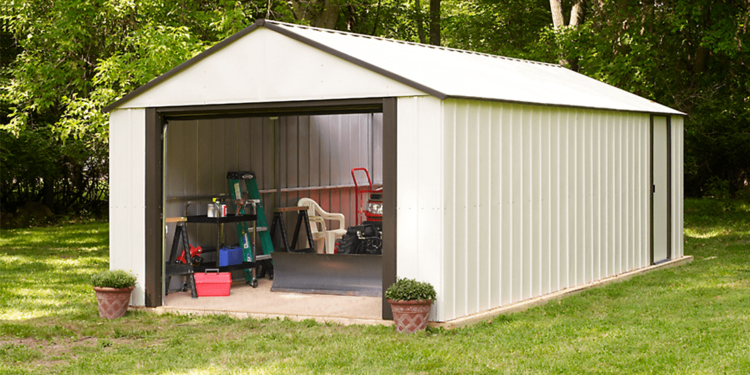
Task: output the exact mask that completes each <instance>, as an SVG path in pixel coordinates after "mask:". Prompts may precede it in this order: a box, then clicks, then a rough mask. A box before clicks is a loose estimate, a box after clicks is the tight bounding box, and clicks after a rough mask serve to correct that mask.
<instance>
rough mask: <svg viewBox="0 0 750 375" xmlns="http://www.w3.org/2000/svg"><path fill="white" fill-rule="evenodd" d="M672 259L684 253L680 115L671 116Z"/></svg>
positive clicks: (682, 156) (681, 128)
mask: <svg viewBox="0 0 750 375" xmlns="http://www.w3.org/2000/svg"><path fill="white" fill-rule="evenodd" d="M671 121H672V259H676V258H680V257H682V256H684V255H685V251H684V245H685V240H684V238H683V233H684V230H685V228H684V222H683V220H684V215H685V207H684V202H685V180H684V177H683V176H685V170H684V166H685V156H684V153H685V140H684V136H685V125H684V122H683V118H682V117H681V116H672V118H671Z"/></svg>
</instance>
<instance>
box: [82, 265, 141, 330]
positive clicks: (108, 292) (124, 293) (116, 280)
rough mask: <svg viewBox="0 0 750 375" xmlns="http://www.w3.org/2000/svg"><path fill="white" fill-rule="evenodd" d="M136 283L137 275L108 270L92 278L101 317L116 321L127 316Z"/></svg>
mask: <svg viewBox="0 0 750 375" xmlns="http://www.w3.org/2000/svg"><path fill="white" fill-rule="evenodd" d="M135 283H136V277H135V275H133V274H132V273H130V272H127V271H123V270H107V271H104V272H102V273H98V274H96V275H94V276H92V277H91V285H93V286H94V291H95V292H96V303H97V306H98V307H99V316H101V317H102V318H105V319H115V318H119V317H121V316H123V315H125V313H126V312H127V311H128V305H129V304H130V294H131V293H132V292H133V289H135Z"/></svg>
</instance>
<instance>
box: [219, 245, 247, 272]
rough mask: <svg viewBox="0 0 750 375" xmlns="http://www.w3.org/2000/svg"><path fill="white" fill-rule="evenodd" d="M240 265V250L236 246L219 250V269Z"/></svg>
mask: <svg viewBox="0 0 750 375" xmlns="http://www.w3.org/2000/svg"><path fill="white" fill-rule="evenodd" d="M241 263H242V249H241V248H239V247H237V246H226V247H222V248H221V249H219V267H224V266H232V265H235V264H241Z"/></svg>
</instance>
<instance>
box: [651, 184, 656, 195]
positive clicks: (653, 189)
mask: <svg viewBox="0 0 750 375" xmlns="http://www.w3.org/2000/svg"><path fill="white" fill-rule="evenodd" d="M651 192H652V193H656V185H651Z"/></svg>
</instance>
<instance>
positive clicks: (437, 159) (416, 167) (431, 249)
mask: <svg viewBox="0 0 750 375" xmlns="http://www.w3.org/2000/svg"><path fill="white" fill-rule="evenodd" d="M441 105H442V104H441V102H440V100H438V99H436V98H434V97H410V98H399V100H398V134H397V137H398V138H397V142H398V159H397V178H398V197H397V202H396V215H397V224H396V225H397V228H398V233H397V237H396V241H397V249H398V250H397V254H396V257H397V258H396V275H397V276H399V277H408V278H415V279H417V280H420V281H428V282H430V283H432V284H433V285H434V286H435V289H436V291H437V292H438V295H439V296H442V295H443V293H444V286H443V277H444V276H443V274H442V272H440V270H441V269H443V265H444V264H443V263H441V262H445V261H446V260H444V256H443V254H442V249H443V241H444V239H443V237H444V236H445V238H446V239H447V238H449V237H450V236H452V235H453V234H454V233H448V232H446V231H443V230H442V228H443V224H442V223H443V221H444V218H443V210H442V205H443V202H442V200H443V199H442V197H443V188H444V187H443V184H442V183H441V182H442V181H443V173H444V172H443V158H442V155H443V150H442V148H443V144H444V140H443V138H444V137H445V136H448V135H444V132H443V131H442V126H443V125H442V119H441V110H440V108H441ZM386 136H387V135H386ZM445 189H446V190H447V189H449V185H448V184H445ZM385 194H388V192H387V191H386V192H385ZM457 232H458V231H457ZM456 234H458V233H456ZM439 298H442V297H439ZM441 309H442V305H441V304H440V302H439V299H438V304H437V308H436V309H433V311H432V312H431V313H430V314H431V319H436V318H439V317H440V316H441Z"/></svg>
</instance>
